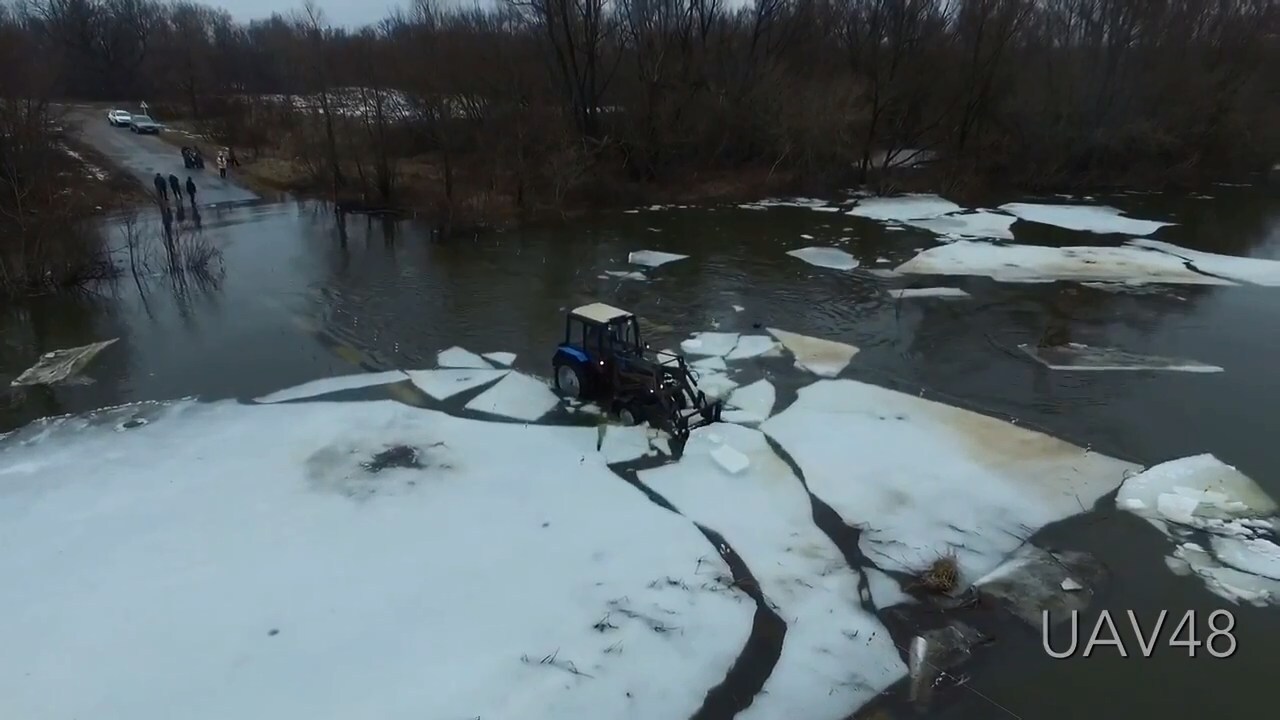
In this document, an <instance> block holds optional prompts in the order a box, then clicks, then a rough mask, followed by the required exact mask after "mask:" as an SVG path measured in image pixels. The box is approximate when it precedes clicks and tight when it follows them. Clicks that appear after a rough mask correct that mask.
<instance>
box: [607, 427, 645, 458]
mask: <svg viewBox="0 0 1280 720" xmlns="http://www.w3.org/2000/svg"><path fill="white" fill-rule="evenodd" d="M601 432H603V433H604V436H603V437H602V438H601V439H600V453H601V455H603V457H604V461H605V462H606V463H609V464H610V465H612V464H615V463H626V462H631V461H632V460H638V459H640V458H642V457H645V456H646V455H653V454H654V452H655V450H654V448H653V441H654V439H655V437H654V436H655V434H656V433H657V431H655V430H653V429H652V428H649V427H646V426H644V425H605V426H602V430H601Z"/></svg>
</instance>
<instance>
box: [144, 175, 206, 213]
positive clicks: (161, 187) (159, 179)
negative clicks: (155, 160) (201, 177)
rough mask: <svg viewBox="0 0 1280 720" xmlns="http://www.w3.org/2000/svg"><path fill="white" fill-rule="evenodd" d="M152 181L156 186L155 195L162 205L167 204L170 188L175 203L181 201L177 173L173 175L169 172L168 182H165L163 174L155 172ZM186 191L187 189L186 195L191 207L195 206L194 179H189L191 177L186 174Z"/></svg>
mask: <svg viewBox="0 0 1280 720" xmlns="http://www.w3.org/2000/svg"><path fill="white" fill-rule="evenodd" d="M153 182H154V183H155V186H156V197H157V198H159V199H160V203H161V204H162V205H166V206H167V205H168V204H169V191H170V190H172V191H173V200H174V202H177V203H181V202H182V190H183V186H182V184H181V183H180V182H178V176H177V175H174V174H173V173H169V182H168V183H166V182H165V179H164V176H163V175H161V174H160V173H156V177H155V179H154V180H153ZM186 191H187V197H188V198H189V199H190V200H191V206H192V207H195V205H196V183H195V181H194V180H192V179H191V177H190V176H187V185H186Z"/></svg>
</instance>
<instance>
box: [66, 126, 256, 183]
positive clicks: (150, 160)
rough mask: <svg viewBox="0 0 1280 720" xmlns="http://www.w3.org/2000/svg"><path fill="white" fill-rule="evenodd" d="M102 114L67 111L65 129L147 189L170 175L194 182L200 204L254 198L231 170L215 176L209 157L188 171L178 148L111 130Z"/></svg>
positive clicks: (126, 130) (216, 172) (152, 137)
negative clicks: (158, 177) (201, 165)
mask: <svg viewBox="0 0 1280 720" xmlns="http://www.w3.org/2000/svg"><path fill="white" fill-rule="evenodd" d="M106 115H107V114H106V111H105V110H101V111H100V110H96V109H79V108H76V109H71V110H69V111H68V113H67V115H66V123H67V129H68V130H73V131H74V132H76V133H77V134H78V136H79V137H80V139H81V140H83V141H84V142H85V143H87V144H88V145H90V146H92V147H93V148H94V149H95V150H97V151H98V152H100V153H102V154H103V155H105V156H106V157H107V159H109V160H111V162H113V163H115V164H116V165H117V166H119V167H120V168H121V169H123V170H124V171H126V172H128V173H129V174H131V175H133V176H135V177H137V178H138V180H139V181H141V182H142V185H143V187H144V188H146V189H147V190H151V189H152V187H153V186H152V179H153V178H154V177H155V174H156V173H160V174H161V175H163V176H164V177H165V178H168V177H169V173H173V174H174V175H177V176H178V179H179V180H181V181H182V183H183V185H185V184H186V182H187V178H188V177H190V178H192V179H193V180H194V181H195V184H196V200H197V201H198V204H200V205H221V204H223V203H235V202H245V201H250V200H257V199H258V196H257V195H256V194H255V193H253V192H252V191H250V190H248V189H246V188H244V187H243V186H241V185H239V184H237V183H236V182H234V180H233V178H232V177H231V174H232V173H234V172H235V169H234V168H232V169H230V170H229V171H228V178H227V179H226V180H223V179H222V178H220V177H218V170H217V168H216V167H214V162H213V158H206V159H205V162H206V164H205V169H204V170H188V169H186V168H184V167H183V166H182V155H181V153H180V152H179V151H178V148H176V147H174V146H173V145H170V144H169V143H167V142H165V141H163V140H161V139H160V138H158V137H155V136H153V135H137V134H134V133H131V132H129V129H128V128H118V127H113V126H111V125H109V124H108V123H107V117H106Z"/></svg>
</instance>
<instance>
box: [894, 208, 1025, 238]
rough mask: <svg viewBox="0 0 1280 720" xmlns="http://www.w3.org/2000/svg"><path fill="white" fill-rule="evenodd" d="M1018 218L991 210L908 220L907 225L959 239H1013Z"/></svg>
mask: <svg viewBox="0 0 1280 720" xmlns="http://www.w3.org/2000/svg"><path fill="white" fill-rule="evenodd" d="M1017 220H1018V218H1016V217H1014V216H1013V215H1006V214H1004V213H997V212H991V211H990V210H975V211H973V212H963V213H956V214H954V215H939V216H938V217H932V218H925V219H923V220H907V221H906V224H907V225H910V226H912V227H918V228H920V229H922V230H928V231H929V232H931V233H936V234H938V235H944V236H948V237H959V238H997V239H999V240H1012V239H1013V229H1012V227H1013V224H1014V223H1015V222H1017Z"/></svg>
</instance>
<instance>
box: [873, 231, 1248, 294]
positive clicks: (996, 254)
mask: <svg viewBox="0 0 1280 720" xmlns="http://www.w3.org/2000/svg"><path fill="white" fill-rule="evenodd" d="M894 272H897V273H900V274H911V273H913V274H917V275H984V276H986V277H990V278H993V279H995V280H997V281H999V282H1014V283H1044V282H1053V281H1055V280H1081V281H1086V280H1087V281H1095V282H1097V281H1106V282H1125V283H1133V284H1140V283H1169V284H1186V285H1235V283H1233V282H1231V281H1230V280H1224V279H1221V278H1216V277H1211V276H1209V275H1203V274H1201V273H1198V272H1195V271H1194V270H1190V269H1188V268H1187V267H1186V263H1185V262H1183V261H1182V259H1180V258H1178V257H1175V256H1173V255H1169V254H1167V253H1162V252H1157V251H1155V250H1147V249H1145V248H1139V247H1133V246H1125V247H1091V246H1078V247H1048V246H1042V245H997V244H994V243H986V242H977V241H974V240H958V241H956V242H953V243H948V244H946V245H939V246H937V247H932V248H928V249H926V250H924V251H923V252H921V253H919V254H918V255H916V256H915V257H913V258H911V259H910V260H908V261H906V262H905V263H903V264H901V265H899V266H898V267H897V268H896V269H895V271H894Z"/></svg>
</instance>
